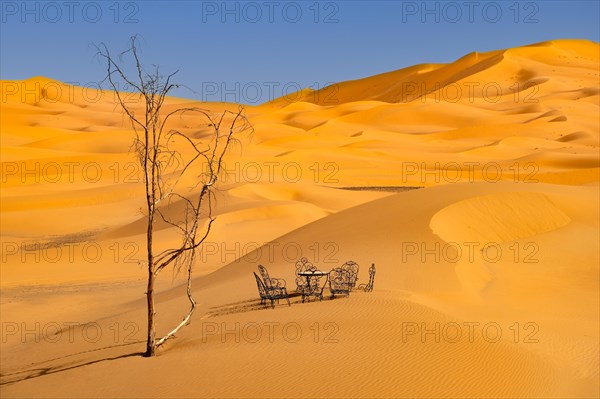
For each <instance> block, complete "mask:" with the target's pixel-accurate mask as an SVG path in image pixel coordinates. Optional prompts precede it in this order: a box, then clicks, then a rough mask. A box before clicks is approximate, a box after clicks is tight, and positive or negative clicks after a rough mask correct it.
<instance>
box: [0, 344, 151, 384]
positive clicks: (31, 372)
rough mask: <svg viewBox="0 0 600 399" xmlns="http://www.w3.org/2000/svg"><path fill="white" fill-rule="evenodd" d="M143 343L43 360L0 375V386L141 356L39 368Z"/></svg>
mask: <svg viewBox="0 0 600 399" xmlns="http://www.w3.org/2000/svg"><path fill="white" fill-rule="evenodd" d="M143 342H145V341H136V342H129V343H125V344H120V345H112V346H105V347H102V348H96V349H91V350H89V351H83V352H77V353H71V354H68V355H65V356H61V357H56V358H53V359H48V360H44V361H41V362H38V363H33V364H32V365H33V366H34V368H27V369H25V370H20V371H14V372H11V373H0V378H1V379H2V380H4V381H0V386H3V385H10V384H14V383H17V382H21V381H25V380H30V379H33V378H38V377H42V376H45V375H51V374H55V373H60V372H62V371H68V370H73V369H77V368H80V367H84V366H89V365H92V364H96V363H101V362H105V361H112V360H118V359H125V358H128V357H134V356H142V355H143V354H144V352H133V353H127V354H124V355H118V356H113V357H104V358H100V359H95V360H90V361H87V362H83V363H78V364H74V365H69V366H60V365H59V366H52V367H40V366H41V365H43V364H45V363H49V362H53V361H56V360H61V359H66V358H69V357H73V356H77V355H83V354H86V353H92V352H97V351H102V350H107V349H113V348H118V347H123V346H129V345H135V344H140V343H143ZM30 366H31V365H30ZM23 374H24V375H23ZM13 376H15V377H14V378H10V377H13ZM7 378H8V381H7V380H6V379H7Z"/></svg>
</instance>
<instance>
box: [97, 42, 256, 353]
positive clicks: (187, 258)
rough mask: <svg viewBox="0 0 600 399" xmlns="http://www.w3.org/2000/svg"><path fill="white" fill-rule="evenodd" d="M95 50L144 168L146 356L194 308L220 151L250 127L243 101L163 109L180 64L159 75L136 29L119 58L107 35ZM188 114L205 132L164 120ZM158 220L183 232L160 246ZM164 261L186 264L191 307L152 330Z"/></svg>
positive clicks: (181, 266)
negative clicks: (143, 56)
mask: <svg viewBox="0 0 600 399" xmlns="http://www.w3.org/2000/svg"><path fill="white" fill-rule="evenodd" d="M98 56H99V57H100V58H101V59H103V60H104V61H105V62H106V66H107V75H106V78H105V81H108V82H109V83H110V86H111V88H112V89H113V90H114V92H115V96H116V99H117V104H118V106H119V107H120V108H121V109H122V111H123V112H124V115H125V116H126V117H127V119H128V120H129V122H130V123H131V126H132V128H133V130H134V132H135V139H134V144H133V146H132V150H133V151H134V152H135V153H136V154H137V157H138V160H139V163H140V165H141V169H142V172H143V176H144V184H145V196H146V198H145V204H146V209H145V212H144V216H145V217H146V219H147V230H146V244H147V259H146V263H147V265H146V266H147V273H148V276H147V290H146V299H147V311H148V335H147V342H146V352H145V356H153V355H154V354H155V351H156V349H157V348H158V347H159V346H161V345H162V344H164V343H165V342H166V341H167V340H168V339H170V338H172V337H174V336H175V334H176V333H177V332H178V331H179V330H180V329H181V328H182V327H183V326H185V325H186V324H188V323H189V322H190V320H191V317H192V314H193V313H194V310H195V308H196V302H195V301H194V298H193V296H192V289H191V285H192V270H193V265H194V260H195V255H196V252H197V251H198V250H199V246H200V245H201V244H202V242H203V241H204V240H205V239H206V238H207V237H208V235H209V233H210V230H211V226H212V223H213V222H214V221H215V217H214V216H213V201H214V190H215V184H216V183H217V181H218V177H219V174H220V172H221V168H222V165H223V157H224V155H225V154H226V152H227V150H228V149H229V148H230V146H231V145H232V143H233V142H234V141H235V140H236V139H235V136H236V135H237V134H239V133H242V132H244V131H248V130H249V129H251V128H250V125H249V123H248V120H247V118H246V117H245V115H244V109H243V107H239V108H238V109H237V111H235V112H234V111H229V110H225V111H222V112H220V113H211V112H210V111H208V110H205V109H201V108H196V107H186V108H174V109H169V110H165V111H164V115H163V113H161V111H163V106H165V100H166V99H167V96H168V95H169V93H170V92H171V91H172V90H173V89H175V88H178V87H180V86H179V85H177V84H174V83H172V82H171V79H172V78H173V76H174V75H175V74H176V73H177V71H176V72H174V73H172V74H170V75H167V76H163V75H161V74H160V72H159V68H158V67H153V68H152V70H151V71H150V72H147V71H146V70H145V69H144V68H143V66H142V63H141V61H140V58H139V53H138V48H137V46H136V37H135V36H134V37H132V38H131V40H130V45H129V48H128V49H127V50H126V51H125V52H123V53H121V54H119V56H118V58H114V57H113V56H112V55H111V53H110V52H109V50H108V48H107V46H106V45H105V44H104V43H101V44H100V45H99V46H98ZM124 57H131V62H132V63H133V69H132V71H133V73H132V74H131V75H132V76H130V75H129V74H128V73H127V72H126V69H125V64H126V63H125V62H124V61H123V60H124ZM133 75H135V76H133ZM119 83H122V84H124V85H127V86H128V87H129V88H131V89H132V91H133V96H135V99H137V100H139V101H135V102H134V103H133V104H132V101H131V98H132V94H131V93H129V94H127V93H123V92H120V91H119ZM136 103H137V104H136ZM166 108H169V107H168V106H167V107H166ZM190 114H194V115H196V116H197V117H198V118H201V119H202V121H203V126H204V127H205V128H206V127H208V131H209V134H207V135H203V136H202V138H200V139H198V138H195V137H194V136H196V135H190V134H184V133H183V132H182V131H181V129H180V130H177V129H172V128H169V126H170V125H171V123H172V122H173V120H177V118H179V119H180V121H181V120H183V119H184V117H186V116H189V115H190ZM187 120H189V118H188V119H187ZM170 122H171V123H170ZM196 127H199V126H196ZM185 148H187V150H186V151H184V149H185ZM190 175H191V177H192V178H193V179H192V184H189V181H190V179H189V178H190ZM184 176H186V178H187V180H188V184H187V185H186V184H185V183H184V182H183V181H182V178H183V177H184ZM175 203H177V205H178V206H177V209H178V210H179V212H177V214H176V215H173V214H172V212H171V214H170V213H169V212H167V211H166V210H169V208H170V206H171V205H173V204H175ZM182 204H183V207H182V206H181V205H182ZM160 221H162V222H164V223H166V224H167V225H168V227H169V228H171V229H174V230H175V231H177V232H178V233H179V236H180V238H181V240H180V243H179V244H178V246H177V247H175V248H173V247H171V248H166V249H162V250H159V249H158V248H157V247H158V246H159V245H157V242H156V240H155V229H156V223H157V222H160ZM167 267H173V268H174V269H175V270H177V271H179V270H185V272H186V273H187V287H186V290H187V297H188V299H189V302H190V309H189V311H188V312H187V314H186V315H185V317H184V318H183V320H182V321H181V322H180V323H179V324H178V325H177V326H175V328H173V329H172V330H171V331H169V332H168V333H167V334H166V335H164V336H162V337H160V338H157V337H156V329H155V317H156V310H155V301H154V293H155V292H154V289H155V281H156V278H157V277H158V275H159V273H160V272H161V271H163V270H165V269H166V268H167Z"/></svg>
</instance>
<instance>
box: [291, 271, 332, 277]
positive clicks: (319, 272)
mask: <svg viewBox="0 0 600 399" xmlns="http://www.w3.org/2000/svg"><path fill="white" fill-rule="evenodd" d="M329 273H331V272H324V271H322V270H313V271H305V272H300V273H298V275H299V276H324V275H326V274H329Z"/></svg>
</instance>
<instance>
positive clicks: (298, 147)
mask: <svg viewBox="0 0 600 399" xmlns="http://www.w3.org/2000/svg"><path fill="white" fill-rule="evenodd" d="M599 53H600V52H599V45H598V44H597V43H593V42H587V41H578V40H556V41H551V42H545V43H538V44H534V45H531V46H524V47H519V48H513V49H507V50H498V51H493V52H489V53H472V54H468V55H466V56H464V57H462V58H460V59H458V60H457V61H455V62H454V63H451V64H422V65H416V66H413V67H409V68H405V69H401V70H398V71H392V72H388V73H384V74H381V75H376V76H372V77H367V78H364V79H359V80H355V81H349V82H340V83H338V84H335V85H333V86H331V87H328V88H324V89H322V90H320V91H317V92H315V91H311V90H310V89H304V90H302V91H301V92H300V93H298V94H297V96H295V98H296V101H290V98H291V97H290V96H288V97H287V98H281V99H277V100H275V101H272V102H270V103H267V104H263V105H260V106H254V107H252V106H249V107H247V108H246V112H247V115H248V117H249V120H250V122H251V123H252V125H253V127H254V132H253V134H252V135H251V136H247V137H240V142H241V145H238V146H236V147H235V148H234V149H233V150H232V151H231V152H230V153H229V154H228V157H227V160H226V167H225V169H226V172H225V173H224V174H223V176H222V180H221V182H220V185H219V187H220V191H219V193H218V195H217V198H216V199H217V202H216V204H217V206H216V209H215V213H216V214H217V217H218V218H217V222H216V223H215V225H214V229H213V231H212V233H211V235H210V237H209V240H208V241H207V242H206V243H205V245H204V246H203V247H202V251H201V252H200V254H199V256H198V262H197V264H196V265H195V273H196V279H195V280H194V294H195V297H196V299H197V301H198V303H199V309H198V311H197V313H196V314H195V315H194V318H193V322H192V324H191V325H190V326H188V327H186V328H185V329H184V330H182V331H181V333H180V334H179V336H178V337H177V338H176V339H175V340H173V341H171V342H169V343H168V344H167V345H166V347H165V348H164V349H161V350H160V353H159V356H157V357H156V358H153V359H145V358H141V357H140V356H138V355H139V352H140V351H141V350H142V349H143V346H144V344H143V341H144V324H145V298H144V295H143V294H144V291H145V286H144V267H143V263H141V261H142V260H143V258H144V255H143V253H144V245H145V244H144V231H145V219H144V216H143V213H142V212H141V211H140V209H141V208H142V207H143V185H142V181H141V179H140V177H141V176H140V169H139V166H137V163H136V159H135V157H134V156H133V154H131V153H130V151H129V150H130V146H131V143H132V140H133V132H132V131H131V128H130V126H129V125H128V123H127V121H126V118H125V117H124V116H123V115H122V113H120V111H119V110H118V108H117V107H116V106H115V101H114V100H115V98H114V93H111V92H109V91H97V90H94V89H93V88H88V89H83V88H78V87H73V86H69V85H67V84H65V83H62V82H57V81H54V80H51V79H48V78H44V77H35V78H31V79H29V80H26V81H3V82H1V83H2V85H1V93H0V95H1V96H2V97H3V101H2V103H1V104H0V105H1V107H2V109H1V111H2V112H1V114H2V117H1V118H0V132H1V135H0V141H1V150H0V154H1V156H2V174H1V177H2V181H1V185H2V190H1V193H0V199H1V203H0V211H1V229H0V233H1V238H2V257H3V259H2V268H1V269H0V289H1V290H2V296H1V297H0V307H1V311H2V322H3V331H2V335H3V336H2V342H1V346H2V350H1V351H0V360H1V365H2V366H1V367H2V371H1V378H0V383H1V384H2V385H1V386H0V389H1V391H2V397H65V396H71V397H117V396H118V397H273V398H275V397H297V398H306V397H314V398H317V397H356V398H359V397H382V398H383V397H386V398H404V397H406V398H408V397H444V398H450V397H455V398H464V397H502V398H511V397H538V398H550V397H556V398H559V397H590V398H592V397H598V394H599V389H600V382H599V380H600V373H599V367H598V364H599V356H598V353H599V346H598V342H599V339H598V338H599V335H600V334H599V324H600V319H599V316H598V314H599V309H600V308H599V304H598V292H599V291H600V287H599V277H600V275H599V274H600V272H599V271H600V267H599V264H600V258H599V253H600V246H599V242H600V228H599V227H600V226H599V219H600V210H599V206H598V204H599V203H600V192H599V189H598V182H599V181H600V157H599V154H598V148H599V146H600V123H599V119H598V112H599V107H600V97H599V93H600V88H599V84H598V82H599V77H600V75H599V62H600V60H599ZM26 93H27V94H26ZM4 99H6V101H4ZM130 100H131V101H132V104H133V105H132V106H134V107H137V106H140V105H141V104H138V103H136V102H135V101H137V100H136V99H135V97H131V98H130ZM191 105H194V106H195V105H198V106H202V107H203V108H205V109H209V110H211V111H212V112H219V111H221V110H223V109H237V105H235V104H225V103H208V104H199V103H196V102H193V101H190V100H186V99H178V98H170V99H168V103H167V105H166V107H167V108H168V109H174V108H175V107H178V106H191ZM174 127H175V128H177V129H179V130H181V131H183V132H185V133H186V134H189V135H191V136H194V137H203V135H206V134H209V133H210V129H211V127H210V126H208V125H207V123H206V121H203V120H201V119H200V118H198V117H197V116H186V117H184V118H181V119H179V120H177V121H176V122H174ZM421 187H422V188H421ZM409 188H419V189H410V190H409ZM178 209H181V203H178V202H173V203H171V204H165V205H163V207H162V210H163V211H164V212H166V213H172V214H176V212H177V211H178ZM157 226H158V228H159V229H158V232H157V237H158V242H159V245H162V246H168V245H169V244H170V243H172V242H173V240H174V239H175V238H176V236H175V235H174V234H173V232H172V231H170V230H169V229H167V225H166V224H164V223H163V224H162V225H161V224H160V223H159V224H158V225H157ZM301 256H306V257H308V258H310V259H311V260H312V261H313V262H315V264H317V265H318V266H319V268H321V269H324V270H328V269H331V268H333V267H335V266H339V265H340V264H341V263H343V262H344V261H346V260H349V259H353V260H354V261H356V262H358V263H359V265H360V270H359V283H362V282H366V280H367V270H368V267H369V266H370V265H371V264H372V263H375V264H376V266H377V275H376V280H375V290H374V291H373V292H371V293H363V292H353V293H352V295H350V297H349V298H335V299H334V300H329V297H328V295H326V297H325V300H324V301H323V302H321V303H318V302H310V303H304V304H303V303H300V298H299V297H298V296H294V297H292V306H291V307H288V306H287V305H285V304H283V303H281V304H279V305H278V306H277V307H276V308H275V309H274V310H272V309H264V308H263V307H262V306H260V305H259V303H258V300H257V297H258V295H257V291H256V284H255V281H254V278H253V275H252V272H253V271H256V266H257V264H259V263H262V264H264V265H267V266H268V268H269V271H270V273H271V275H273V276H277V277H280V278H284V279H285V280H286V281H287V286H288V289H289V290H290V292H293V291H294V288H295V284H294V281H295V275H294V267H293V265H294V263H295V262H296V260H297V259H298V258H300V257H301ZM181 277H182V276H180V275H177V274H176V273H173V274H170V272H165V275H164V276H162V279H161V280H160V282H159V287H158V288H159V293H158V295H157V306H158V322H159V324H158V328H159V333H162V332H165V331H167V329H168V328H169V327H171V326H172V325H173V324H174V323H177V322H179V321H180V320H181V317H182V316H183V314H184V312H185V310H186V306H187V305H186V299H185V297H184V296H183V292H184V291H183V288H182V286H181ZM325 292H326V294H328V292H327V290H326V291H325ZM98 332H100V333H101V334H98ZM257 334H260V336H257Z"/></svg>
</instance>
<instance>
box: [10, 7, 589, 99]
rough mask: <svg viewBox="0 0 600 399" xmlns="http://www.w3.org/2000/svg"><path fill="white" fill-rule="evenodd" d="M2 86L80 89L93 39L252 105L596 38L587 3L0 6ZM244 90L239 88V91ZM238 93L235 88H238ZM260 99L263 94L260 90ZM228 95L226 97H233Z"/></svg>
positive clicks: (90, 69) (91, 62) (201, 95)
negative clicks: (27, 82) (137, 41)
mask: <svg viewBox="0 0 600 399" xmlns="http://www.w3.org/2000/svg"><path fill="white" fill-rule="evenodd" d="M0 5H1V8H0V11H1V15H0V18H1V28H0V29H1V30H0V49H1V50H0V52H1V54H0V78H1V79H26V78H28V77H31V76H37V75H43V76H47V77H51V78H54V79H58V80H61V81H68V82H77V83H79V84H82V85H86V84H90V83H92V84H93V83H94V82H99V81H100V80H102V78H103V76H104V72H105V71H104V65H103V64H101V62H100V61H99V60H98V59H97V58H95V57H94V54H95V49H94V47H93V46H92V44H94V43H100V42H104V43H106V44H107V46H108V47H109V48H110V49H111V50H112V51H113V52H118V51H121V50H124V49H125V48H126V46H127V44H128V38H129V37H130V36H131V35H134V34H139V35H140V36H141V37H142V40H141V49H142V57H143V60H144V61H145V62H146V63H148V64H157V65H160V66H161V69H163V70H164V71H165V72H166V71H172V70H175V69H179V70H180V72H179V74H178V75H177V76H178V77H177V81H178V82H181V83H183V84H185V85H187V86H189V87H190V88H192V89H193V90H194V91H193V92H192V91H188V90H183V89H180V91H179V92H177V93H176V94H177V95H180V96H182V97H189V98H196V99H204V100H209V101H219V100H228V101H234V100H236V98H235V97H236V96H237V100H239V101H240V102H246V103H257V102H262V101H266V100H269V99H270V98H269V97H271V96H272V95H274V96H275V97H278V96H280V95H282V94H285V93H284V92H283V90H284V89H285V90H287V91H289V92H292V91H294V90H293V89H294V88H297V87H301V86H302V87H305V86H312V87H313V88H317V87H323V86H324V85H326V84H329V83H332V82H336V81H343V80H348V79H356V78H360V77H365V76H370V75H374V74H377V73H381V72H386V71H390V70H395V69H400V68H403V67H406V66H410V65H414V64H419V63H428V62H435V63H438V62H451V61H453V60H455V59H457V58H460V57H461V56H463V55H465V54H467V53H470V52H472V51H488V50H494V49H501V48H506V47H514V46H519V45H525V44H530V43H535V42H540V41H546V40H551V39H558V38H582V39H588V40H593V41H596V42H598V41H600V31H599V26H598V19H599V18H600V9H599V2H598V1H597V0H591V1H520V2H516V1H468V0H466V1H425V2H424V1H319V2H317V1H314V0H311V1H269V0H265V1H227V2H224V1H170V2H163V1H122V2H116V1H81V0H79V1H73V2H70V3H69V2H67V1H63V0H59V1H50V2H44V1H31V2H23V1H4V0H3V1H1V3H0ZM236 85H237V86H236ZM236 88H237V89H236ZM259 91H260V92H259ZM227 93H230V94H227Z"/></svg>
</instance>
